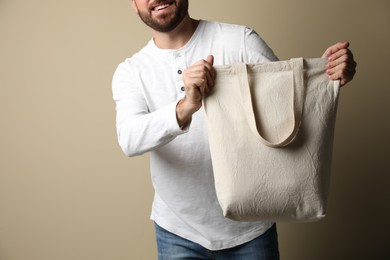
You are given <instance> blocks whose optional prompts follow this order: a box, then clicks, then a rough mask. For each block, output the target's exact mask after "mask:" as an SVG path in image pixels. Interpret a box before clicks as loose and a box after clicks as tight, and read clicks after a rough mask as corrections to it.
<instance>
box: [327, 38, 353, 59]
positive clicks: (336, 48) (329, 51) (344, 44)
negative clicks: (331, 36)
mask: <svg viewBox="0 0 390 260" xmlns="http://www.w3.org/2000/svg"><path fill="white" fill-rule="evenodd" d="M348 47H349V42H338V43H336V44H334V45H332V46H330V47H329V48H328V49H326V51H325V52H324V54H323V55H322V58H329V56H330V55H332V54H333V53H336V52H337V51H339V50H341V49H347V48H348Z"/></svg>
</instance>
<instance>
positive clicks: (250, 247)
mask: <svg viewBox="0 0 390 260" xmlns="http://www.w3.org/2000/svg"><path fill="white" fill-rule="evenodd" d="M156 238H157V250H158V259H159V260H176V259H180V260H182V259H183V260H184V259H193V260H196V259H208V260H211V259H215V260H243V259H245V260H278V259H279V248H278V236H277V232H276V225H273V226H272V227H271V228H270V229H269V230H267V231H266V232H265V233H264V234H263V235H261V236H259V237H257V238H255V239H254V240H252V241H249V242H247V243H245V244H242V245H239V246H237V247H233V248H228V249H223V250H217V251H212V250H208V249H206V248H204V247H202V246H201V245H199V244H197V243H194V242H191V241H189V240H187V239H184V238H181V237H179V236H177V235H175V234H172V233H170V232H169V231H167V230H165V229H163V228H162V227H160V226H158V225H157V224H156Z"/></svg>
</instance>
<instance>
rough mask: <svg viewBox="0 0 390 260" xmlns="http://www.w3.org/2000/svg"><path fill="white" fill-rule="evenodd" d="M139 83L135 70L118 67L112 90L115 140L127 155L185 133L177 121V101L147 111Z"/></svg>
mask: <svg viewBox="0 0 390 260" xmlns="http://www.w3.org/2000/svg"><path fill="white" fill-rule="evenodd" d="M140 84H141V82H140V79H139V78H138V77H137V74H136V72H134V71H132V70H131V69H130V67H129V66H127V64H125V63H121V64H120V65H119V66H118V68H117V70H116V72H115V74H114V77H113V81H112V90H113V99H114V101H115V102H116V128H117V135H118V142H119V145H120V146H121V148H122V150H123V152H124V153H125V154H126V155H127V156H136V155H140V154H143V153H145V152H149V151H151V150H154V149H157V148H158V147H160V146H162V145H164V144H167V143H169V142H170V141H172V140H173V139H174V138H175V137H176V136H177V135H180V134H183V133H185V132H186V130H182V129H180V127H179V125H178V123H177V119H176V105H177V102H172V103H170V104H168V105H165V106H163V107H161V108H159V109H157V110H155V111H153V112H150V111H149V108H148V105H147V100H146V98H145V95H144V93H143V91H142V88H141V87H140Z"/></svg>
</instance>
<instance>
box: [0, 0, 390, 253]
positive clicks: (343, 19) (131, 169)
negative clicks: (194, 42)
mask: <svg viewBox="0 0 390 260" xmlns="http://www.w3.org/2000/svg"><path fill="white" fill-rule="evenodd" d="M190 13H191V15H192V16H193V17H194V18H202V19H206V20H218V21H223V22H228V23H238V24H245V25H248V26H250V27H252V28H254V29H256V31H257V32H258V33H259V34H260V35H261V36H262V37H263V38H264V39H265V40H266V42H267V43H268V44H269V45H270V46H271V47H272V48H273V50H274V51H275V53H276V54H277V55H278V57H279V58H280V59H289V58H293V57H318V56H321V55H322V53H323V52H324V51H325V49H326V48H327V47H328V46H330V45H331V44H333V43H335V42H337V41H344V40H348V41H350V42H351V49H352V50H353V52H354V55H355V57H356V60H357V62H358V67H357V70H358V72H357V74H356V77H355V79H354V81H353V82H351V83H350V84H349V85H348V86H347V87H345V88H343V89H342V92H341V96H340V103H339V111H338V118H337V125H336V136H335V145H334V165H333V166H334V167H333V173H332V174H333V175H332V187H331V188H332V189H331V194H330V200H329V204H328V216H327V217H326V218H325V219H324V220H322V221H320V222H317V223H310V224H294V223H281V224H279V229H278V230H279V240H280V251H281V255H282V259H283V260H297V259H299V260H306V259H308V260H312V259H316V260H328V259H332V260H338V259H340V260H345V259H384V258H386V257H388V252H389V251H388V241H389V239H388V234H389V232H390V229H389V219H390V216H389V212H390V209H389V204H390V201H389V198H390V188H389V187H390V186H389V184H390V183H389V182H390V174H389V168H388V162H389V152H388V150H389V145H390V142H389V138H388V135H389V132H390V122H389V120H390V116H389V112H390V101H389V97H390V89H389V82H388V80H387V75H388V70H389V66H388V65H387V60H388V59H389V58H390V55H389V54H390V52H389V46H390V35H389V28H390V15H389V14H390V1H388V0H370V1H362V0H329V1H323V0H321V1H320V0H295V1H291V0H272V1H265V0H243V1H224V0H213V1H209V0H196V1H195V0H193V1H190ZM150 37H151V35H150V31H149V30H148V29H147V28H146V27H145V26H144V25H143V24H142V22H140V21H139V19H138V17H137V16H136V15H135V14H134V12H133V11H132V9H131V1H130V0H116V1H114V0H68V1H59V0H35V1H30V0H0V126H1V128H0V259H1V260H103V259H104V260H105V259H111V260H125V259H141V260H143V259H156V253H155V252H156V245H155V240H154V227H153V223H152V222H151V221H150V220H149V214H150V207H151V201H152V197H153V189H152V186H151V183H150V177H149V166H148V159H149V157H148V155H144V156H140V157H135V158H127V157H125V156H124V155H123V154H122V151H121V150H120V148H119V146H118V144H117V140H116V132H115V106H114V102H113V100H112V93H111V79H112V75H113V73H114V70H115V69H116V66H117V65H118V64H119V63H120V62H121V61H123V60H124V59H125V58H126V57H129V56H131V55H132V54H133V53H135V52H136V51H138V50H139V49H140V48H142V47H143V46H144V45H145V43H146V42H147V41H148V40H149V39H150Z"/></svg>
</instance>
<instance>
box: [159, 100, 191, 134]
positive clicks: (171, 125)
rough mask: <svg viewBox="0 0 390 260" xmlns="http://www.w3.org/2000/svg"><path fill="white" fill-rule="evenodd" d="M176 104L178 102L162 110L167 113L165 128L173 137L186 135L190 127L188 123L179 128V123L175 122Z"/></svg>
mask: <svg viewBox="0 0 390 260" xmlns="http://www.w3.org/2000/svg"><path fill="white" fill-rule="evenodd" d="M178 103H179V101H177V102H174V103H172V104H169V105H168V106H166V107H165V108H164V109H166V112H167V113H168V117H167V119H168V120H167V128H168V129H169V132H171V134H172V135H174V136H176V135H181V134H184V133H187V132H188V131H189V129H190V125H191V122H188V123H187V124H186V125H185V126H184V127H180V125H179V123H178V122H177V116H176V107H177V104H178Z"/></svg>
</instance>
